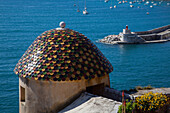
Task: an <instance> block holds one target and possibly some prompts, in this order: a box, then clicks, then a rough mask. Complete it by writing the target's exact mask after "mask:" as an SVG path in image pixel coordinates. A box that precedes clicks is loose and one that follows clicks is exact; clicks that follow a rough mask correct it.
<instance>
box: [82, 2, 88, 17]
mask: <svg viewBox="0 0 170 113" xmlns="http://www.w3.org/2000/svg"><path fill="white" fill-rule="evenodd" d="M83 14H84V15H86V14H89V13H88V12H87V8H86V0H85V8H84V11H83Z"/></svg>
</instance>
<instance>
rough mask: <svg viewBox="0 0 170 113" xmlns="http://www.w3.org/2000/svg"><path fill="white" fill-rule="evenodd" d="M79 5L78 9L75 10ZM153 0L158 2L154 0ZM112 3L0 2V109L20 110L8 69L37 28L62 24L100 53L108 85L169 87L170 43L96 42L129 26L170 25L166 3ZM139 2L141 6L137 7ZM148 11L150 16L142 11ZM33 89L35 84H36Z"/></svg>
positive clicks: (2, 111)
mask: <svg viewBox="0 0 170 113" xmlns="http://www.w3.org/2000/svg"><path fill="white" fill-rule="evenodd" d="M74 3H76V5H78V6H79V9H80V11H81V12H77V7H74V5H73V4H74ZM156 3H158V2H156ZM112 4H113V5H117V8H116V9H114V8H113V9H110V8H109V7H110V5H111V2H108V3H105V2H104V0H87V4H86V5H87V11H88V12H89V14H88V15H83V14H82V11H83V9H84V0H79V2H78V0H0V113H17V112H19V101H18V100H19V96H18V94H19V91H18V76H17V75H15V74H14V72H13V69H14V67H15V65H16V63H17V62H18V60H19V59H20V58H21V56H22V55H23V54H24V52H25V51H26V50H27V48H28V47H29V45H30V44H31V43H32V42H33V41H34V40H35V38H36V37H37V36H38V35H39V34H41V33H42V32H44V31H46V30H49V29H53V28H56V27H59V26H58V24H59V22H60V21H64V22H65V23H66V27H67V28H70V29H73V30H75V31H78V32H80V33H83V34H84V35H86V36H87V37H88V38H89V39H90V40H91V41H92V42H93V43H95V44H96V45H97V47H98V48H99V49H100V50H101V51H102V52H103V54H104V55H105V57H107V58H108V60H109V61H110V62H111V64H112V65H113V67H114V71H113V72H112V73H110V81H111V82H110V83H111V87H112V88H115V89H118V90H122V89H130V88H134V87H135V86H147V85H149V84H150V85H152V86H153V87H170V42H167V43H156V44H140V45H106V44H102V43H98V42H97V40H99V39H102V38H104V37H105V36H107V35H111V34H118V33H119V32H121V31H122V29H123V28H125V26H126V25H129V28H130V29H131V30H132V31H146V30H150V29H153V28H157V27H161V26H164V25H168V24H170V6H167V2H162V4H160V5H159V4H158V6H154V7H153V8H150V7H149V6H150V5H144V3H142V4H138V3H135V4H134V8H130V7H129V4H128V3H125V4H118V2H117V1H116V0H114V1H113V3H112ZM137 6H140V8H137ZM146 12H149V15H147V14H146ZM35 87H36V86H35Z"/></svg>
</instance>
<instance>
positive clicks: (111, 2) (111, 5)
mask: <svg viewBox="0 0 170 113" xmlns="http://www.w3.org/2000/svg"><path fill="white" fill-rule="evenodd" d="M112 8H113V7H112V0H111V6H110V9H112Z"/></svg>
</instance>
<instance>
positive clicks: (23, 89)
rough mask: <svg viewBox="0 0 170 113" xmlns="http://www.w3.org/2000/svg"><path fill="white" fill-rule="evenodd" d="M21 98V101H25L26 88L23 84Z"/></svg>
mask: <svg viewBox="0 0 170 113" xmlns="http://www.w3.org/2000/svg"><path fill="white" fill-rule="evenodd" d="M20 99H21V102H25V88H23V87H22V86H20Z"/></svg>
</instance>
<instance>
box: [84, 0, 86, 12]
mask: <svg viewBox="0 0 170 113" xmlns="http://www.w3.org/2000/svg"><path fill="white" fill-rule="evenodd" d="M84 9H85V10H86V9H87V8H86V0H85V3H84Z"/></svg>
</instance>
